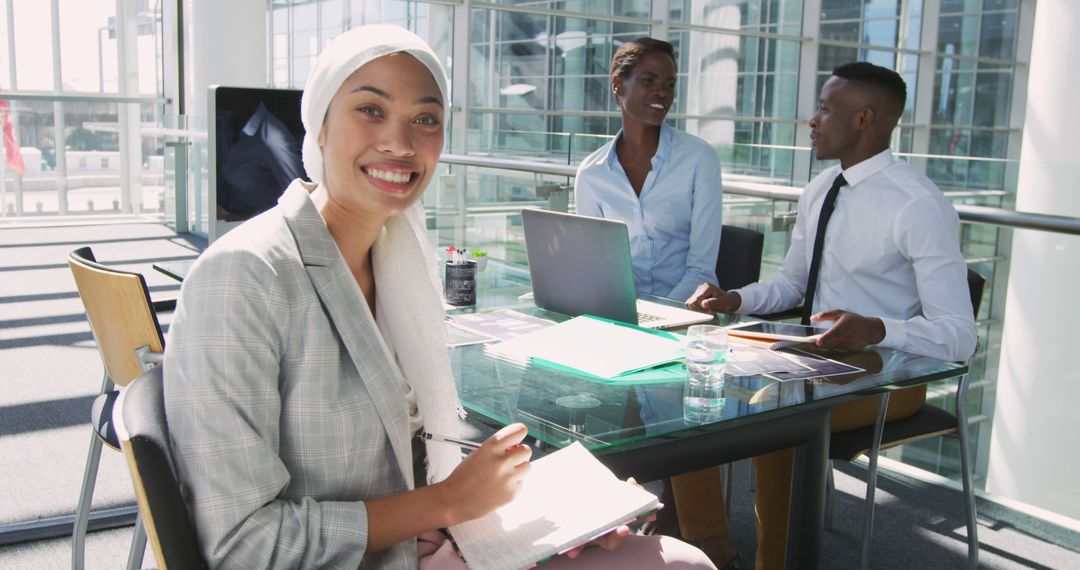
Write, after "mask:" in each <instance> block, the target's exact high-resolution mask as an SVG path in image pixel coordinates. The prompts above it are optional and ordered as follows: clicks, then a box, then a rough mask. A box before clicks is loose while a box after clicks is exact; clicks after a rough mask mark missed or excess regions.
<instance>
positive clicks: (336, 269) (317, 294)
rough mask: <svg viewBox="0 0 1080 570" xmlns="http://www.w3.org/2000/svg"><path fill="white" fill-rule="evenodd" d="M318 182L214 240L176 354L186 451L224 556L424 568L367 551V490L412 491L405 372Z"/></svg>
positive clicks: (246, 562) (205, 518) (411, 549)
mask: <svg viewBox="0 0 1080 570" xmlns="http://www.w3.org/2000/svg"><path fill="white" fill-rule="evenodd" d="M376 327H377V325H376V324H375V321H374V319H373V318H372V316H371V313H370V311H369V310H368V308H367V303H365V302H364V300H363V298H362V296H361V293H360V288H359V287H358V286H357V285H356V282H355V280H354V279H353V277H352V275H351V273H350V272H349V270H348V268H347V267H346V265H345V262H344V260H343V259H342V257H341V254H340V253H339V252H338V250H337V247H336V246H335V244H334V242H333V240H332V239H331V237H330V234H329V232H328V231H327V229H326V225H325V224H324V223H323V221H322V218H321V217H320V216H319V213H318V211H317V210H316V208H315V205H314V204H313V203H312V202H311V200H310V198H309V197H308V193H307V190H306V188H305V187H304V186H303V185H302V184H301V183H299V182H294V183H293V184H292V186H290V187H289V189H288V190H287V191H286V193H285V194H284V195H283V196H282V198H281V200H280V201H279V204H278V206H277V207H276V208H273V209H271V210H269V211H267V212H265V213H264V214H262V215H260V216H258V217H256V218H254V219H252V220H250V221H248V222H247V223H245V224H243V225H242V226H241V227H239V228H237V229H235V230H233V231H232V232H230V233H229V234H227V235H226V236H224V237H223V238H222V239H221V240H219V241H217V242H215V243H214V244H213V245H212V246H211V247H210V248H209V249H207V250H206V252H205V253H204V254H203V255H202V256H201V257H200V258H199V261H198V262H197V263H196V264H195V266H194V267H193V268H192V270H191V273H190V275H189V276H188V277H187V279H186V280H185V281H184V284H183V288H182V290H181V296H180V303H179V305H178V307H177V311H176V314H175V317H174V320H173V323H172V326H171V328H170V330H169V337H168V342H167V344H166V346H167V348H166V351H165V365H164V366H165V405H166V413H167V414H168V419H169V430H170V432H171V435H172V441H173V446H174V447H173V451H174V453H175V455H176V462H177V467H178V471H179V474H180V479H181V482H182V485H183V487H184V493H185V499H186V500H187V504H188V508H189V510H190V511H191V512H192V514H193V516H194V521H195V524H196V526H197V527H198V535H199V539H200V541H201V543H202V550H203V556H204V557H205V558H206V560H207V561H208V562H209V563H210V565H211V566H212V567H215V568H216V567H221V568H258V569H263V568H290V569H292V568H357V567H361V566H362V567H371V568H415V567H416V566H417V557H416V541H415V539H413V540H409V541H406V542H403V543H401V544H398V545H396V546H394V547H392V548H388V549H385V550H382V551H379V552H377V553H374V554H372V555H369V556H365V555H364V550H365V547H366V544H367V537H368V520H367V511H366V509H365V507H364V500H366V499H372V498H379V497H384V496H387V495H392V494H396V493H400V492H402V491H405V490H407V489H411V488H412V487H413V472H412V455H411V444H410V439H409V438H410V434H409V428H408V411H407V409H406V404H405V398H404V396H403V387H402V384H401V380H400V379H399V378H400V371H399V370H398V368H397V365H396V364H395V363H394V362H392V361H391V359H390V357H389V356H388V354H387V352H386V350H385V349H384V345H383V344H382V343H381V340H380V339H381V337H380V335H379V332H378V329H377V328H376Z"/></svg>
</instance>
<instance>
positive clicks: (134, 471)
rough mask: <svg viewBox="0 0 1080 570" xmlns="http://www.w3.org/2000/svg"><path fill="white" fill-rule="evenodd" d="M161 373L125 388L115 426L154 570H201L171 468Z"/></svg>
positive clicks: (151, 372)
mask: <svg viewBox="0 0 1080 570" xmlns="http://www.w3.org/2000/svg"><path fill="white" fill-rule="evenodd" d="M161 369H162V367H160V366H158V367H155V368H152V369H150V370H148V371H147V372H145V373H144V374H143V375H142V376H140V377H138V378H137V379H135V381H133V382H132V383H131V384H129V385H128V387H127V389H126V390H124V392H123V394H122V395H121V397H120V401H119V402H118V404H117V407H116V409H115V411H114V421H115V423H116V429H117V433H118V435H119V436H120V442H121V446H122V447H123V450H124V455H125V456H126V457H127V464H128V467H129V468H130V470H131V482H132V484H133V485H134V486H135V498H136V500H137V501H138V503H139V514H140V515H141V516H142V520H143V523H144V525H145V527H146V535H147V538H149V540H150V545H151V547H152V549H153V551H154V557H155V559H156V560H157V563H158V567H159V568H161V569H162V570H164V569H166V568H206V567H207V566H206V562H205V561H204V560H203V559H202V556H201V554H200V552H201V551H200V550H199V539H198V535H197V534H196V533H195V525H193V524H192V522H191V517H190V515H189V514H188V511H187V507H186V506H185V504H184V499H183V496H182V495H181V493H180V482H179V480H178V479H177V476H176V469H175V467H174V465H173V459H172V447H171V444H170V443H169V425H168V422H167V420H166V418H165V392H164V390H163V381H162V378H163V375H162V370H161Z"/></svg>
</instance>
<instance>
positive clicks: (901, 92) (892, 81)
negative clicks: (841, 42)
mask: <svg viewBox="0 0 1080 570" xmlns="http://www.w3.org/2000/svg"><path fill="white" fill-rule="evenodd" d="M832 74H833V75H835V76H836V77H840V78H842V79H847V80H848V81H855V82H857V83H861V84H863V85H866V86H868V87H871V88H873V89H875V90H877V91H878V92H880V93H881V94H883V95H885V96H886V97H888V98H889V99H890V101H889V103H892V105H893V106H894V109H893V111H894V112H895V113H896V117H897V118H899V117H900V115H902V114H903V113H904V105H905V104H906V103H907V84H906V83H904V78H902V77H900V74H899V73H897V72H895V71H893V70H891V69H889V68H887V67H881V66H880V65H874V64H872V63H870V62H867V61H856V62H854V63H845V64H843V65H840V66H837V68H836V69H834V70H833V72H832Z"/></svg>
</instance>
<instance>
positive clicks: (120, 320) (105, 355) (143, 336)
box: [68, 247, 165, 386]
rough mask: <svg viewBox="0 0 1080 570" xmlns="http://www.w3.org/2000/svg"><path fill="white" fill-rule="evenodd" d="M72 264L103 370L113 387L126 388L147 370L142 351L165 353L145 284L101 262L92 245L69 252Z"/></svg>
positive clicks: (69, 261)
mask: <svg viewBox="0 0 1080 570" xmlns="http://www.w3.org/2000/svg"><path fill="white" fill-rule="evenodd" d="M68 265H69V266H70V267H71V274H72V275H73V276H74V277H75V285H76V286H77V287H78V289H79V297H80V298H82V302H83V307H85V308H86V318H87V320H89V321H90V330H91V331H93V333H94V340H95V341H96V342H97V345H98V351H99V352H100V353H101V360H102V361H103V362H104V363H105V370H106V372H108V374H109V377H110V378H111V379H112V381H113V383H114V384H116V385H117V386H126V385H127V384H128V383H129V382H131V381H132V380H134V379H135V378H137V377H138V376H139V375H140V374H142V372H143V369H144V366H143V363H142V362H140V360H139V357H138V356H137V355H136V351H137V350H138V349H140V348H142V347H146V349H147V350H149V351H150V352H153V353H158V354H160V353H162V352H164V350H165V339H164V337H163V336H162V334H161V326H160V325H159V324H158V320H157V315H156V314H155V313H154V309H153V305H152V303H151V301H150V294H149V292H148V290H147V288H146V281H145V280H144V279H143V276H142V275H140V274H138V273H132V272H129V271H121V270H118V269H114V268H111V267H106V266H104V265H101V264H99V263H97V261H96V260H95V258H94V254H93V252H92V251H91V250H90V248H88V247H84V248H80V249H77V250H75V251H73V252H71V254H70V255H69V256H68Z"/></svg>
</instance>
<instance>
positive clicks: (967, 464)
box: [956, 378, 979, 568]
mask: <svg viewBox="0 0 1080 570" xmlns="http://www.w3.org/2000/svg"><path fill="white" fill-rule="evenodd" d="M966 380H967V378H964V379H961V380H960V385H959V387H957V390H956V434H957V436H958V437H959V439H960V477H961V480H962V481H963V484H964V511H965V515H966V519H967V539H968V567H969V568H978V567H979V527H978V523H977V522H976V520H975V516H976V513H977V511H976V510H975V485H974V482H973V481H972V479H971V452H970V451H969V448H968V424H967V410H966V409H965V408H964V403H965V402H966V401H967V382H966Z"/></svg>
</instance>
